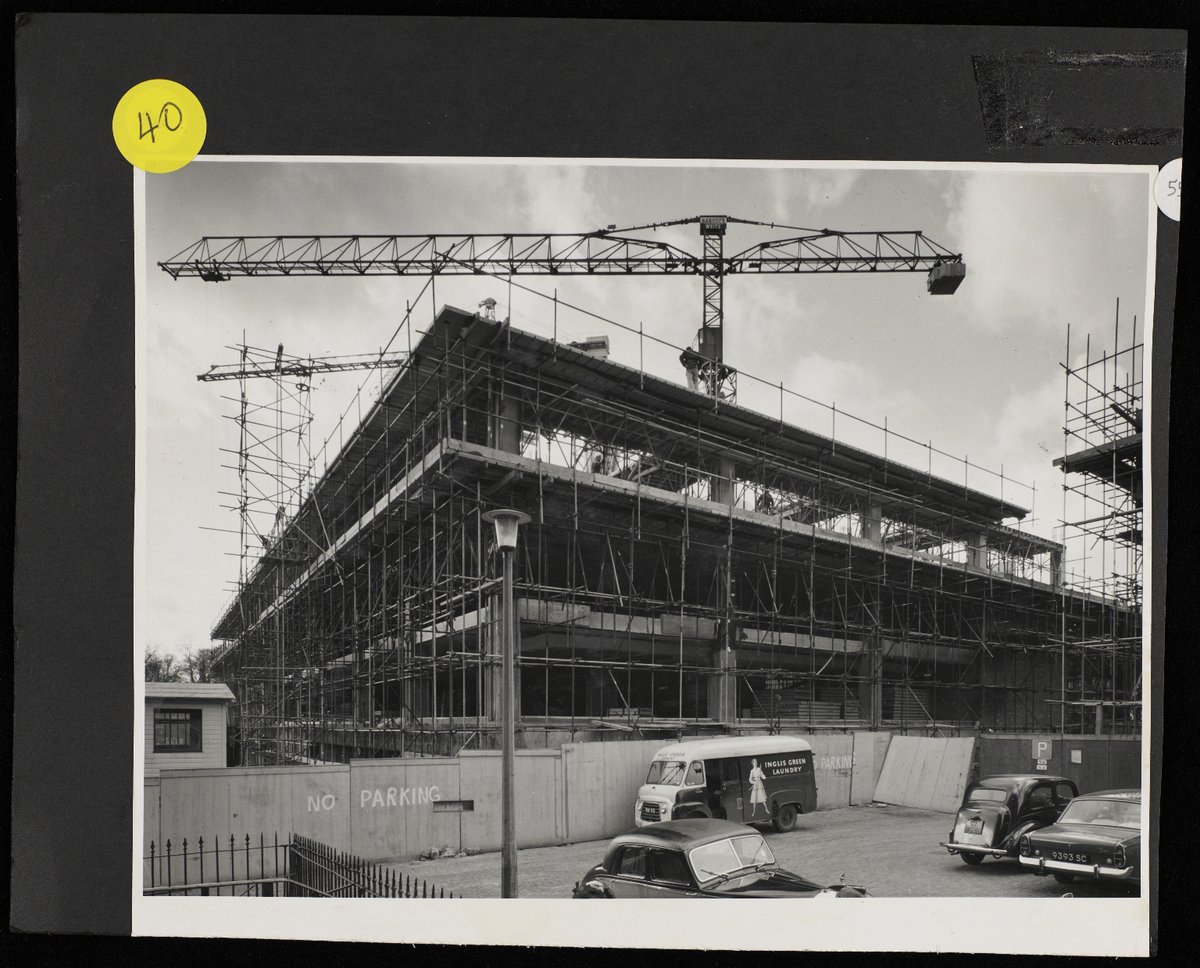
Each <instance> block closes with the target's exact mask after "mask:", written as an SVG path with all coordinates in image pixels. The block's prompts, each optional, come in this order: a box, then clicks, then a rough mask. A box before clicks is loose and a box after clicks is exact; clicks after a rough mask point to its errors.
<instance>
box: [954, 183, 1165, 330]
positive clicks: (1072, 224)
mask: <svg viewBox="0 0 1200 968" xmlns="http://www.w3.org/2000/svg"><path fill="white" fill-rule="evenodd" d="M1121 177H1123V176H1118V177H1117V178H1116V179H1114V176H1107V177H1105V176H1095V175H1091V174H1089V173H1067V172H1064V173H1045V172H1034V173H1029V174H1014V173H1012V172H969V173H959V174H956V175H955V176H953V177H952V178H951V179H950V180H949V182H948V187H947V192H946V196H947V200H948V203H949V206H950V214H949V218H948V220H947V224H948V230H949V233H950V235H951V237H952V238H954V239H955V240H956V241H957V245H958V246H959V248H960V251H961V252H962V253H963V256H964V261H965V262H966V263H967V278H966V281H965V282H964V283H963V286H962V288H961V289H960V290H959V291H958V293H957V295H956V296H955V299H956V301H958V303H959V305H958V306H957V307H956V308H958V309H959V310H960V311H961V315H962V317H963V318H964V320H965V322H966V323H967V324H968V325H970V326H972V327H974V328H978V329H983V330H988V329H992V330H997V329H1001V328H1005V327H1009V326H1012V325H1014V324H1019V323H1022V322H1024V323H1025V324H1031V323H1032V324H1033V325H1036V326H1039V327H1043V328H1044V327H1052V328H1054V329H1055V330H1057V331H1058V332H1062V331H1064V330H1065V327H1066V325H1067V323H1068V322H1071V321H1073V320H1080V319H1082V320H1085V321H1086V322H1087V323H1088V324H1094V323H1095V322H1096V321H1097V320H1099V319H1104V318H1106V317H1108V318H1111V314H1112V305H1113V302H1114V300H1115V299H1117V298H1122V299H1126V300H1129V301H1130V303H1131V304H1140V303H1141V302H1142V298H1143V286H1142V276H1143V273H1144V269H1145V258H1146V250H1145V244H1144V239H1145V229H1144V220H1142V221H1141V222H1139V220H1138V219H1137V218H1127V219H1124V220H1123V221H1122V222H1121V223H1116V224H1121V225H1122V231H1123V232H1124V233H1125V235H1123V236H1122V237H1120V238H1118V237H1115V236H1114V235H1113V225H1114V224H1115V223H1114V221H1113V213H1114V212H1118V211H1126V210H1130V202H1129V199H1130V195H1131V193H1130V192H1129V188H1130V183H1129V182H1128V181H1124V182H1122V181H1121ZM1129 177H1130V178H1136V177H1138V176H1135V175H1130V176H1129ZM1143 177H1144V176H1143ZM1133 195H1134V196H1135V197H1136V193H1133ZM1130 211H1131V214H1132V210H1130Z"/></svg>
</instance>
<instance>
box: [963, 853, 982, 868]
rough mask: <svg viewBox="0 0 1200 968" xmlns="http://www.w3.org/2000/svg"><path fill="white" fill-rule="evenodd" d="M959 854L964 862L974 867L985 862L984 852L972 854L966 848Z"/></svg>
mask: <svg viewBox="0 0 1200 968" xmlns="http://www.w3.org/2000/svg"><path fill="white" fill-rule="evenodd" d="M958 856H959V857H961V858H962V859H963V863H964V864H969V865H971V866H972V867H976V866H978V865H979V864H982V863H983V854H972V853H970V852H969V851H965V850H964V851H962V852H960V853H959V855H958Z"/></svg>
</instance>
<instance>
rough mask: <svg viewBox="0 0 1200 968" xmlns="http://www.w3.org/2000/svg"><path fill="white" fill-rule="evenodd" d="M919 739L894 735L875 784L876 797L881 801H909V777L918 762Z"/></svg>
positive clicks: (897, 802) (900, 802)
mask: <svg viewBox="0 0 1200 968" xmlns="http://www.w3.org/2000/svg"><path fill="white" fill-rule="evenodd" d="M917 740H918V737H916V736H893V737H892V741H891V743H890V744H889V746H888V751H887V757H886V758H885V759H884V761H883V770H882V771H881V772H880V774H879V782H878V783H877V784H876V785H875V799H876V800H878V801H879V802H880V803H896V804H904V803H906V802H907V800H908V783H909V778H910V776H911V775H912V772H913V770H914V768H915V766H916V763H917Z"/></svg>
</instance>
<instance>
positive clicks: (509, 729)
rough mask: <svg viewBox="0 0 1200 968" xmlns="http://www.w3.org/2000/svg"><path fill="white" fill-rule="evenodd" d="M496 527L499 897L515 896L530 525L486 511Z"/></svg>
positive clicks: (522, 518)
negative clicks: (522, 627) (522, 620)
mask: <svg viewBox="0 0 1200 968" xmlns="http://www.w3.org/2000/svg"><path fill="white" fill-rule="evenodd" d="M483 519H484V520H485V521H490V522H491V523H492V524H493V525H495V527H496V547H498V548H499V549H500V552H501V554H502V555H503V557H504V595H503V598H502V602H501V607H500V624H501V629H502V631H501V636H500V640H501V648H502V659H501V670H502V672H501V680H500V691H501V701H500V707H501V767H500V772H501V799H500V825H501V826H500V896H501V897H516V896H517V836H516V823H515V821H516V817H515V813H516V811H515V808H514V799H513V789H514V788H513V765H514V756H513V750H514V747H515V745H516V723H515V709H514V706H515V702H514V700H515V696H514V691H513V651H514V641H513V640H514V634H513V633H514V630H515V625H516V616H515V614H514V611H513V562H512V559H513V552H514V551H515V550H516V548H517V529H518V528H519V527H520V525H522V524H528V523H529V515H528V514H525V513H524V512H522V511H512V510H509V509H507V508H506V509H504V510H499V511H488V512H486V513H485V514H484V515H483Z"/></svg>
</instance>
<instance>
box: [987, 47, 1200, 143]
mask: <svg viewBox="0 0 1200 968" xmlns="http://www.w3.org/2000/svg"><path fill="white" fill-rule="evenodd" d="M972 61H973V63H974V67H975V85H976V88H977V90H978V92H979V107H980V109H981V110H982V112H983V126H984V134H985V136H986V138H987V144H988V147H989V148H990V149H992V150H997V149H1003V148H1024V147H1039V146H1046V145H1082V144H1095V145H1143V146H1154V145H1179V144H1182V142H1183V129H1182V128H1181V127H1179V125H1178V124H1177V123H1173V122H1174V121H1175V119H1178V118H1180V117H1182V116H1183V72H1184V68H1185V66H1186V63H1187V54H1186V52H1185V51H1151V52H1096V53H1079V52H1075V53H1058V52H1055V51H1044V52H1039V51H1030V52H1024V53H1003V54H982V55H976V56H974V57H972Z"/></svg>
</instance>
